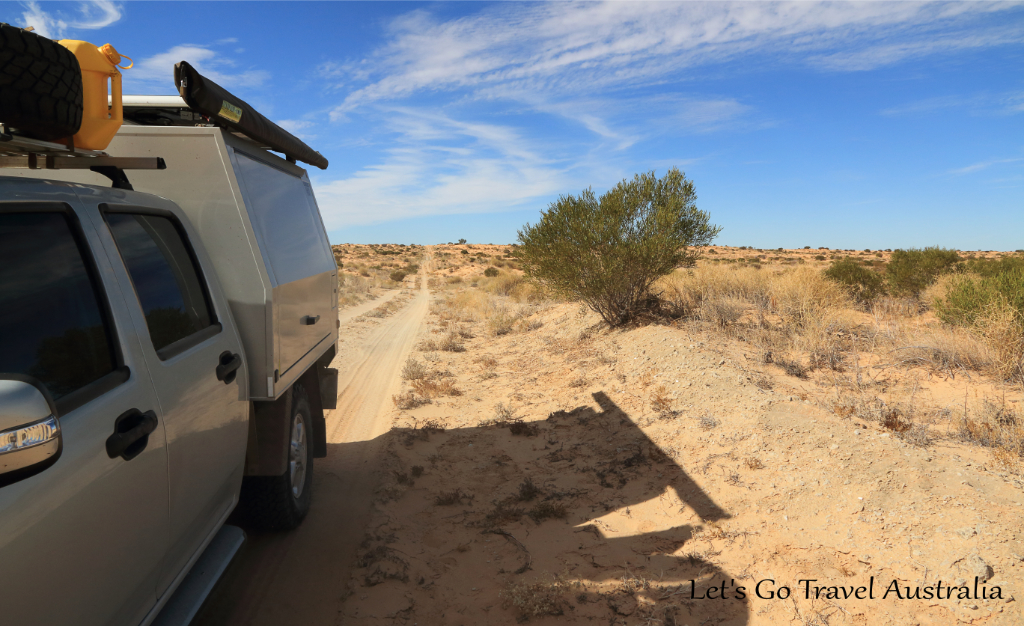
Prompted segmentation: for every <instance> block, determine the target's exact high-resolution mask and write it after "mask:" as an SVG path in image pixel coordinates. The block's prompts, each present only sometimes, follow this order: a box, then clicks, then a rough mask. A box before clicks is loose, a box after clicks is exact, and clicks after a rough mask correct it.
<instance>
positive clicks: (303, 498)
mask: <svg viewBox="0 0 1024 626" xmlns="http://www.w3.org/2000/svg"><path fill="white" fill-rule="evenodd" d="M290 413H291V425H290V426H289V430H288V433H289V435H288V436H289V446H288V467H287V469H285V471H284V474H282V475H280V476H247V477H246V478H245V479H244V480H243V481H242V493H241V496H240V497H239V503H238V510H237V513H238V514H239V515H240V516H241V518H242V519H241V522H242V523H243V524H244V525H246V526H250V527H253V528H258V529H262V530H291V529H292V528H295V527H296V526H298V525H299V523H301V522H302V519H303V518H304V517H306V513H308V512H309V505H310V503H311V502H312V500H313V441H312V438H311V437H312V434H313V417H312V415H313V413H312V411H311V410H310V408H309V396H308V395H307V394H306V390H305V389H303V388H302V386H301V385H299V384H296V385H295V386H294V387H293V388H292V407H291V412H290Z"/></svg>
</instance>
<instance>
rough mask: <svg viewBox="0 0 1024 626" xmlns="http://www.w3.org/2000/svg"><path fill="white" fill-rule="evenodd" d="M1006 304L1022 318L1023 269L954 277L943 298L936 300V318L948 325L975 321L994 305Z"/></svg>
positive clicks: (1023, 306)
mask: <svg viewBox="0 0 1024 626" xmlns="http://www.w3.org/2000/svg"><path fill="white" fill-rule="evenodd" d="M1003 306H1005V307H1009V308H1011V309H1013V310H1015V311H1016V312H1017V313H1018V314H1019V315H1020V316H1021V318H1022V319H1024V268H1021V269H1016V270H1011V271H1008V272H1004V273H1001V274H996V275H991V276H983V277H975V276H971V275H964V276H956V277H953V279H952V280H951V281H950V284H949V288H948V290H947V292H946V296H945V298H944V299H941V300H938V301H937V302H935V308H936V312H937V314H938V316H939V318H940V319H941V320H942V321H944V322H948V323H950V324H959V325H964V326H969V325H973V324H976V323H977V322H978V321H979V319H980V318H981V316H983V315H984V314H985V312H986V311H989V310H991V309H992V308H993V307H1003Z"/></svg>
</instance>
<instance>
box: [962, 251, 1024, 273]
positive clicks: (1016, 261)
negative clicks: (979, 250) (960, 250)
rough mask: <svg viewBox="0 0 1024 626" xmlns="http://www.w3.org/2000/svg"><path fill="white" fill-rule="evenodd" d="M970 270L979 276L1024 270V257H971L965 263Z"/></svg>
mask: <svg viewBox="0 0 1024 626" xmlns="http://www.w3.org/2000/svg"><path fill="white" fill-rule="evenodd" d="M964 266H965V268H966V269H967V271H968V272H970V273H972V274H977V275H978V276H984V277H992V276H997V275H999V274H1006V273H1010V272H1013V271H1019V270H1024V258H1022V257H1015V256H1011V257H1003V258H1001V259H971V260H969V261H967V262H966V263H965V264H964Z"/></svg>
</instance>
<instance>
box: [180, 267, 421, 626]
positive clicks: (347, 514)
mask: <svg viewBox="0 0 1024 626" xmlns="http://www.w3.org/2000/svg"><path fill="white" fill-rule="evenodd" d="M424 265H426V263H424ZM420 276H421V282H420V289H419V290H418V291H417V292H416V293H415V295H414V296H413V297H412V299H411V300H409V302H408V303H407V304H406V305H405V307H404V308H402V309H401V310H400V311H398V312H397V313H395V314H394V315H392V316H390V317H387V318H384V319H383V320H382V321H380V322H379V323H378V322H376V321H375V320H367V319H366V318H361V319H360V318H359V317H358V316H360V315H361V314H362V313H365V312H367V311H370V310H372V309H373V308H375V307H377V306H379V305H381V304H382V303H384V302H386V301H388V300H391V299H392V298H394V297H395V295H397V293H398V292H397V291H396V292H393V293H391V294H388V295H386V296H384V297H381V298H378V299H376V300H373V301H371V302H367V303H363V304H360V305H356V306H355V307H350V308H348V309H345V310H343V311H342V312H341V314H340V315H339V317H340V319H341V324H342V327H341V337H342V339H341V344H342V345H341V349H339V351H338V356H337V357H336V358H335V361H334V363H332V367H336V368H338V370H339V381H338V389H339V397H338V408H337V410H335V411H329V412H328V414H327V442H328V453H327V458H324V459H317V460H316V463H315V464H314V474H313V490H314V491H313V494H314V495H313V507H312V509H311V511H310V513H309V516H308V517H307V518H306V520H305V521H304V522H303V523H302V525H301V526H300V527H299V528H298V529H297V530H295V531H293V532H290V533H252V532H250V533H249V538H248V541H247V542H246V545H245V546H243V548H242V550H241V552H240V553H239V554H238V556H237V557H236V558H235V560H234V561H233V562H232V564H231V566H230V567H229V569H228V570H227V572H225V574H224V576H223V578H222V579H221V580H220V582H219V583H218V584H217V587H216V588H215V589H214V591H213V593H212V594H211V595H210V597H209V598H208V599H207V601H206V603H205V604H204V606H203V608H202V609H201V611H200V613H199V614H198V615H197V616H196V619H195V620H194V621H193V624H194V625H196V626H213V625H225V626H227V625H243V624H245V625H252V626H257V625H261V624H267V625H279V624H334V623H338V622H340V620H341V607H342V603H343V602H344V600H345V597H346V594H347V593H348V591H347V590H348V583H349V578H350V566H351V564H352V562H353V559H354V554H355V552H356V549H357V547H358V544H359V542H360V541H361V540H362V538H363V536H364V528H365V523H366V521H367V519H368V516H369V514H370V512H371V499H372V495H373V492H374V489H375V488H376V481H377V476H376V473H375V470H376V469H377V467H378V465H379V448H380V446H379V438H380V436H381V435H382V434H384V433H385V432H386V431H387V430H388V428H389V427H390V421H389V411H388V408H389V407H390V405H391V400H390V399H391V396H392V394H394V393H397V392H398V390H399V372H400V370H401V367H402V364H403V363H404V362H405V359H406V358H407V356H408V355H409V353H410V352H411V351H412V348H413V342H414V341H415V339H416V336H417V334H418V333H419V331H420V329H421V326H422V324H423V321H424V318H425V316H426V313H427V307H428V301H429V293H428V291H427V282H426V273H425V271H424V272H422V273H421V275H420Z"/></svg>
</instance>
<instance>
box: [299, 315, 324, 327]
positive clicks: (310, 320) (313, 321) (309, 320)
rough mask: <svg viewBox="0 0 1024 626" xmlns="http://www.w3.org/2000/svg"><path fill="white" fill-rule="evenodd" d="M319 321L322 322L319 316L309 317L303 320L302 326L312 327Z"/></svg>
mask: <svg viewBox="0 0 1024 626" xmlns="http://www.w3.org/2000/svg"><path fill="white" fill-rule="evenodd" d="M319 321H320V316H319V315H307V316H305V317H303V318H302V325H303V326H312V325H313V324H316V323H317V322H319Z"/></svg>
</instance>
